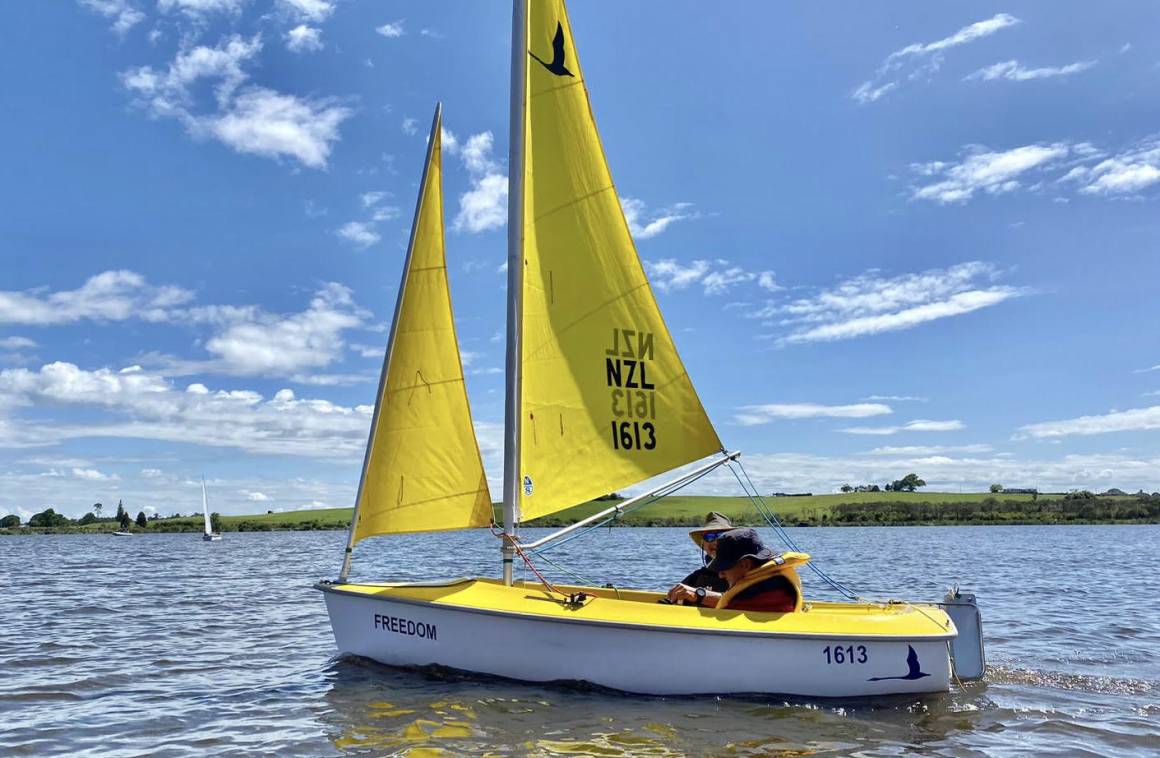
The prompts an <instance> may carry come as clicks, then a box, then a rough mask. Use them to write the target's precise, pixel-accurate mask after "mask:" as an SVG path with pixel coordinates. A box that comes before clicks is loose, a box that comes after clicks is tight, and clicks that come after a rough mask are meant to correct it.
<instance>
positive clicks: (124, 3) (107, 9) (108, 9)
mask: <svg viewBox="0 0 1160 758" xmlns="http://www.w3.org/2000/svg"><path fill="white" fill-rule="evenodd" d="M80 3H81V5H83V6H84V7H86V8H88V9H90V10H93V11H96V12H97V13H100V14H101V15H102V16H104V17H105V18H108V19H111V20H112V22H113V25H112V27H111V28H112V30H113V31H114V32H116V33H117V34H121V35H123V34H125V33H126V32H128V31H129V30H130V29H132V28H133V27H134V26H136V25H137V24H139V23H141V22H142V21H144V20H145V14H144V13H142V12H141V10H140V9H139V8H138V7H137V6H136V5H135V4H134V3H133V2H131V0H80Z"/></svg>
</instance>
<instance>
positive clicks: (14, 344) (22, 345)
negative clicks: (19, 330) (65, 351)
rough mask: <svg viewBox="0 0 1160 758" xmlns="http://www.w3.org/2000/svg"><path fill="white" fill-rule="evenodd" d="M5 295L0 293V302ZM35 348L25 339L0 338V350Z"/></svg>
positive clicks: (34, 345)
mask: <svg viewBox="0 0 1160 758" xmlns="http://www.w3.org/2000/svg"><path fill="white" fill-rule="evenodd" d="M5 294H6V293H2V292H0V302H2V300H3V297H4V295H5ZM34 347H36V343H35V342H34V341H33V340H30V339H28V338H27V337H3V338H0V350H26V349H29V348H34Z"/></svg>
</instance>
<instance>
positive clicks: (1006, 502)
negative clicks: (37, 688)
mask: <svg viewBox="0 0 1160 758" xmlns="http://www.w3.org/2000/svg"><path fill="white" fill-rule="evenodd" d="M884 495H885V496H884ZM613 502H615V499H614V498H604V499H601V500H594V501H591V502H588V503H582V504H581V505H577V506H574V507H572V508H568V509H566V510H563V511H560V512H559V513H555V514H552V515H550V516H546V517H544V518H539V519H535V520H533V521H531V522H528V523H525V524H522V525H521V526H524V527H526V528H533V529H534V528H560V527H565V526H571V525H572V524H575V523H576V522H578V521H580V520H581V519H584V518H587V517H589V516H592V515H593V514H595V513H597V512H599V511H601V510H603V509H605V508H607V507H608V506H609V505H610V504H612V503H613ZM765 504H766V506H767V507H768V508H769V509H770V510H772V511H773V512H774V513H776V516H777V519H778V520H779V521H780V522H781V524H782V525H784V526H787V527H839V528H841V527H849V526H891V527H901V526H1038V525H1042V526H1065V525H1069V524H1072V525H1106V524H1124V525H1145V524H1160V493H1153V494H1147V493H1137V494H1135V495H1128V494H1107V495H1094V494H1092V493H1088V492H1074V493H1067V494H1060V493H1044V494H1027V493H1019V494H1014V493H1013V494H1009V495H1005V494H1002V493H999V494H989V493H950V492H891V493H889V494H886V493H853V494H826V495H801V496H784V497H770V498H767V499H766V501H765ZM493 507H494V508H495V510H494V512H493V518H494V519H495V520H496V522H499V521H500V520H501V515H502V512H501V510H500V508H499V507H498V506H493ZM710 511H714V512H718V513H721V514H723V515H724V516H725V517H726V518H728V519H730V520H731V521H732V523H733V524H734V525H735V526H738V527H741V526H758V527H760V526H764V525H765V524H766V521H765V518H764V517H763V516H762V514H761V513H760V512H759V511H758V509H757V507H756V506H755V505H754V504H753V502H751V501H750V500H749V499H748V498H745V497H723V496H709V495H671V496H669V497H667V498H665V499H664V500H663V501H661V502H657V503H652V504H650V505H648V506H645V507H642V508H640V509H639V510H636V511H630V512H628V513H625V514H620V515H618V516H616V517H615V518H612V519H610V522H609V523H606V524H604V526H609V527H611V526H633V527H679V528H684V529H692V528H695V527H697V526H700V525H701V524H703V523H704V519H705V514H707V513H709V512H710ZM351 515H352V509H351V508H325V509H313V510H296V511H282V512H274V511H267V512H266V513H264V514H244V515H238V516H226V515H220V514H214V519H215V524H216V525H217V528H218V529H219V530H220V531H222V532H275V531H278V532H283V531H346V530H347V529H348V528H349V525H350V518H351ZM203 528H204V526H203V519H202V517H201V516H200V515H197V516H170V517H168V518H156V519H153V520H150V521H149V522H148V524H147V526H146V527H144V528H142V527H139V526H137V525H136V524H133V525H131V526H130V528H129V531H130V532H132V533H133V534H134V535H138V534H156V533H163V534H182V533H184V534H200V533H201V532H202V530H203ZM119 529H120V526H119V524H118V523H117V521H115V520H114V519H108V518H107V519H100V520H98V521H95V522H94V521H91V519H90V523H87V524H79V523H75V522H74V523H62V524H58V525H56V526H51V527H30V526H27V525H19V526H13V527H7V528H0V536H20V535H31V534H111V533H112V532H114V531H118V530H119Z"/></svg>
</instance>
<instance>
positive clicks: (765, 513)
mask: <svg viewBox="0 0 1160 758" xmlns="http://www.w3.org/2000/svg"><path fill="white" fill-rule="evenodd" d="M722 463H723V464H724V465H725V466H728V468H729V472H730V473H732V474H733V478H734V479H736V480H737V484H738V485H739V486H740V487H741V490H742V492H744V493H745V496H746V498H748V499H749V502H751V503H752V504H753V506H754V508H756V509H757V512H758V514H759V515H760V516H761V517H762V518H763V519H764V520H765V522H766V524H767V525H768V526H769V527H770V528H772V529H773V531H774V534H776V535H777V536H778V538H779V539H780V540H781V541H782V542H784V543H785V545H786V547H788V548H789V549H791V550H794V551H796V552H799V553H804V552H806V551H804V550H802V548H801V547H800V546H799V545H798V544H797V542H795V541H794V539H793V537H791V536H790V535H789V532H787V531H786V529H785V526H783V525H782V523H781V520H780V519H778V517H777V513H776V512H775V511H774V509H773V508H771V507H770V506H769V504H768V503H766V502H765V498H763V497H762V496H761V492H760V491H759V490H758V489H757V485H755V484H754V483H753V479H752V478H750V476H749V472H748V471H746V470H745V466H744V464H742V463H741V461H740V460H737V459H726V460H724V461H722ZM734 463H736V464H737V469H740V471H741V473H740V474H738V473H737V469H734V467H733V464H734ZM717 468H719V467H714V468H712V469H709V470H708V471H703V472H701V473H699V474H697V475H696V476H692V477H690V478H688V479H685V480H682V481H680V482H677V483H676V484H673V485H671V486H669V487H665V488H663V489H660V490H657V491H656V492H654V493H653V494H652V495H650V496H649V497H648V498H645V499H644V500H641V501H640V502H637V503H634V504H633V505H631V506H629V507H628V508H625V509H624V510H621V511H617V512H615V513H613V514H612V515H610V516H609V517H608V518H605V519H603V520H601V521H598V522H595V523H593V524H589V525H588V526H586V527H584V528H583V529H580V530H578V531H576V532H574V533H573V534H570V535H568V536H567V537H564V538H562V539H559V540H556V541H555V542H551V543H549V544H547V545H545V546H543V547H539V548H535V549H533V550H526V551H525V550H524V549H523V548H522V547H520V545H519V543H518V542H513V543H512V544H513V546H514V547H515V550H516V553H518V554H519V556H520V558H522V559H523V562H524V564H525V565H526V566H527V567H528V569H529V570H530V571H531V572H532V573H533V574H534V575H535V576H536V578H537V579H539V580H540V583H541V584H543V585H544V587H545V588H547V589H548V590H549V591H550V592H555V593H557V594H559V590H557V589H556V588H555V587H554V586H553V585H552V584H551V583H550V582H548V580H547V579H546V578H545V577H544V576H543V574H541V573H540V571H539V570H537V569H536V567H535V565H534V564H533V563H532V560H531V558H530V557H529V555H528V554H529V553H530V554H532V555H534V556H536V557H537V558H541V559H543V560H544V561H546V562H547V563H549V564H550V565H552V566H554V567H555V568H556V569H558V570H560V571H562V572H564V573H566V574H569V575H571V576H572V577H574V578H576V579H579V580H580V581H582V582H585V583H586V584H589V585H594V584H595V583H594V582H592V581H591V580H589V579H586V578H585V577H583V576H581V575H580V574H578V573H576V572H575V571H572V570H571V569H569V568H567V567H565V566H563V565H561V564H560V563H557V562H556V561H553V560H551V559H550V558H548V557H547V556H546V555H544V553H545V552H547V551H548V550H551V549H554V548H557V547H559V546H561V545H564V544H566V543H568V542H571V541H572V540H574V539H578V538H580V537H583V536H585V535H587V534H589V533H591V532H593V531H595V530H596V529H599V528H601V527H603V526H607V525H611V524H612V523H614V522H616V521H617V520H619V519H620V517H621V516H624V515H627V514H629V513H632V512H633V511H636V510H638V509H640V508H643V507H645V506H647V505H652V504H653V503H655V502H656V501H658V500H660V499H661V498H663V497H667V496H669V495H672V494H674V493H676V492H679V491H680V490H682V489H684V488H685V487H688V486H689V485H690V484H692V483H693V482H696V481H697V480H699V479H701V478H702V477H704V476H707V475H708V474H710V473H712V472H713V471H715V470H716V469H717ZM742 477H744V479H743V478H742ZM492 531H493V533H494V534H496V536H498V537H501V538H503V537H505V535H503V534H502V533H499V532H497V531H496V530H495V529H493V530H492ZM806 565H807V566H808V567H809V568H810V570H811V571H813V572H814V574H816V575H817V576H818V578H820V579H821V580H822V581H823V582H825V583H826V584H828V585H829V586H830V587H832V588H834V589H835V590H837V591H838V592H839V593H841V594H842V595H844V596H845V597H846V598H848V599H850V600H862V601H866V598H863V597H862V596H860V595H858V594H857V593H856V592H853V591H852V590H850V589H849V588H848V587H846V586H845V585H844V584H842V583H841V582H839V581H837V580H836V579H834V578H833V577H831V576H830V575H829V574H827V573H826V572H825V571H823V570H822V569H821V567H819V566H818V565H817V564H816V563H815V562H814V561H810V562H809V563H807V564H806Z"/></svg>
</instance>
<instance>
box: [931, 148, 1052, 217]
mask: <svg viewBox="0 0 1160 758" xmlns="http://www.w3.org/2000/svg"><path fill="white" fill-rule="evenodd" d="M1067 155H1068V146H1067V145H1066V144H1064V143H1062V142H1057V143H1054V144H1049V145H1025V146H1023V147H1016V148H1012V149H1010V150H1004V151H1000V152H993V151H988V150H985V149H983V148H973V149H972V151H971V152H970V153H969V154H968V155H967V156H966V157H965V158H963V160H962V161H960V162H958V163H944V162H941V161H935V162H932V163H925V164H917V165H914V166H912V167H911V169H912V170H913V171H914V172H915V173H917V174H919V175H920V176H923V177H934V178H936V179H937V181H935V182H933V183H931V184H924V185H922V186H919V187H914V188H912V191H911V198H912V199H914V200H933V201H934V202H937V203H940V204H946V203H956V202H957V203H963V202H966V201H967V200H970V199H971V198H972V197H973V196H974V194H975V193H976V192H986V193H988V194H991V195H1000V194H1004V193H1006V192H1011V191H1013V190H1016V189H1019V188H1020V183H1019V179H1020V178H1021V177H1022V175H1023V174H1025V173H1027V172H1029V171H1033V170H1043V169H1047V168H1051V167H1052V166H1054V165H1056V164H1058V162H1059V161H1060V160H1061V159H1063V158H1065V157H1067Z"/></svg>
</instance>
